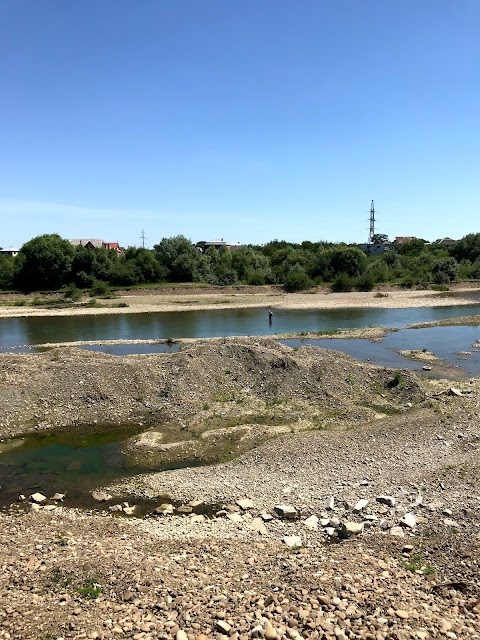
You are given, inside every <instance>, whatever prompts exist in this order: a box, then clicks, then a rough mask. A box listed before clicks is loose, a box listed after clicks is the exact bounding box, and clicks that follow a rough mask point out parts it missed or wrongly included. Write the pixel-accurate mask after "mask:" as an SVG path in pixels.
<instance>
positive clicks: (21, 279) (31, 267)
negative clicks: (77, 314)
mask: <svg viewBox="0 0 480 640" xmlns="http://www.w3.org/2000/svg"><path fill="white" fill-rule="evenodd" d="M72 261H73V247H72V245H71V244H70V243H69V242H68V240H64V239H63V238H61V237H60V236H59V235H58V234H56V233H52V234H45V235H42V236H37V237H36V238H33V239H32V240H29V241H28V242H26V243H25V244H24V245H23V246H22V248H21V249H20V251H19V253H18V256H17V257H16V261H15V284H16V285H17V287H18V288H20V289H22V290H25V291H36V290H41V289H57V288H58V287H61V286H62V285H64V284H65V283H66V282H68V279H69V277H70V270H71V266H72Z"/></svg>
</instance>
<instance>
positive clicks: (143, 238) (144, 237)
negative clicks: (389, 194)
mask: <svg viewBox="0 0 480 640" xmlns="http://www.w3.org/2000/svg"><path fill="white" fill-rule="evenodd" d="M372 203H373V200H372ZM146 239H147V236H146V235H145V230H144V229H142V235H141V236H140V240H141V241H142V247H143V248H144V249H145V240H146Z"/></svg>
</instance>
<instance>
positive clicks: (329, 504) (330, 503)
mask: <svg viewBox="0 0 480 640" xmlns="http://www.w3.org/2000/svg"><path fill="white" fill-rule="evenodd" d="M325 509H328V511H332V510H333V509H335V498H334V497H333V496H330V497H329V498H327V499H326V500H325Z"/></svg>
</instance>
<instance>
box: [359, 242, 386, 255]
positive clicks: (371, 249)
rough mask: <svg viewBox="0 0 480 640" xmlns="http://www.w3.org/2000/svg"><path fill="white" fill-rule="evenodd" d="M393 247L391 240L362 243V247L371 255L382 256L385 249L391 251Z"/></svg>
mask: <svg viewBox="0 0 480 640" xmlns="http://www.w3.org/2000/svg"><path fill="white" fill-rule="evenodd" d="M391 248H392V243H391V242H390V241H388V240H387V241H386V242H379V243H377V244H369V243H365V244H361V245H360V249H361V250H362V251H364V252H365V253H366V254H367V255H369V256H380V255H382V253H385V251H390V249H391Z"/></svg>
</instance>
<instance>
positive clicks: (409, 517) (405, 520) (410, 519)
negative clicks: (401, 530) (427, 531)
mask: <svg viewBox="0 0 480 640" xmlns="http://www.w3.org/2000/svg"><path fill="white" fill-rule="evenodd" d="M400 524H401V525H402V526H403V527H409V528H410V529H413V528H414V527H415V526H416V524H417V519H416V518H415V516H414V515H413V513H406V514H405V515H404V516H402V517H401V518H400Z"/></svg>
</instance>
